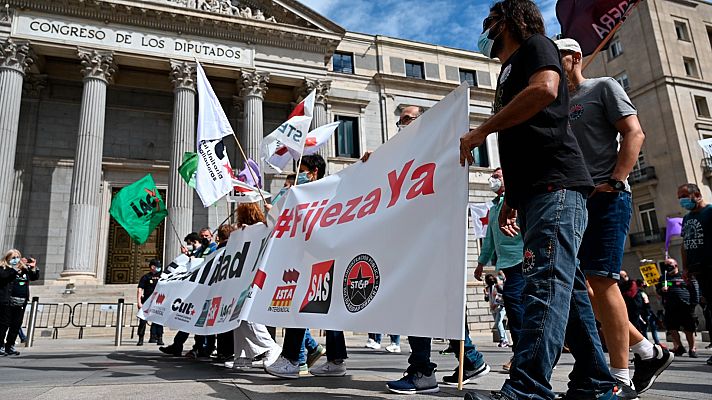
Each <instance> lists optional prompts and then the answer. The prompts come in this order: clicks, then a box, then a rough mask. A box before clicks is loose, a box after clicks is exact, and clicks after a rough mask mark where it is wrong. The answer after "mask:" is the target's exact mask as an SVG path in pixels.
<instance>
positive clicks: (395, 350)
mask: <svg viewBox="0 0 712 400" xmlns="http://www.w3.org/2000/svg"><path fill="white" fill-rule="evenodd" d="M386 351H387V352H389V353H400V352H401V348H400V345H399V344H395V343H391V344H389V345H388V346H386Z"/></svg>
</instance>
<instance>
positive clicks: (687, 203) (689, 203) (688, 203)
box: [680, 197, 697, 211]
mask: <svg viewBox="0 0 712 400" xmlns="http://www.w3.org/2000/svg"><path fill="white" fill-rule="evenodd" d="M680 207H682V208H684V209H685V210H688V211H692V210H694V209H695V208H697V202H695V201H694V200H692V199H690V198H687V197H683V198H681V199H680Z"/></svg>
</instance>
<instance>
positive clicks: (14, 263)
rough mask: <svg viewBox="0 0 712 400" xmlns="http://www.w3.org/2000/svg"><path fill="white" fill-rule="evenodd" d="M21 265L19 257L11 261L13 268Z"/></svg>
mask: <svg viewBox="0 0 712 400" xmlns="http://www.w3.org/2000/svg"><path fill="white" fill-rule="evenodd" d="M19 263H20V258H19V257H13V258H11V259H10V261H9V264H10V265H12V266H13V267H14V266H16V265H17V264H19Z"/></svg>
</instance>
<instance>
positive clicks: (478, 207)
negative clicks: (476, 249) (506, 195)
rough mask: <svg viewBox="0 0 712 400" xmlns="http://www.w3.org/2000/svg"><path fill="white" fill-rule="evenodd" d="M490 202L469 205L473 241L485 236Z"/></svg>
mask: <svg viewBox="0 0 712 400" xmlns="http://www.w3.org/2000/svg"><path fill="white" fill-rule="evenodd" d="M490 207H492V203H491V202H487V203H476V204H473V203H471V204H470V217H471V218H472V231H473V232H474V234H475V239H481V238H483V237H485V236H487V225H489V209H490Z"/></svg>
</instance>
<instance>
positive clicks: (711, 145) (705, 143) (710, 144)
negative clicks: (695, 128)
mask: <svg viewBox="0 0 712 400" xmlns="http://www.w3.org/2000/svg"><path fill="white" fill-rule="evenodd" d="M697 143H699V144H700V146H701V147H702V150H704V151H705V156H706V157H712V138H709V139H702V140H699V141H698V142H697Z"/></svg>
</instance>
